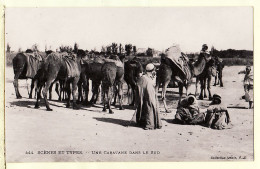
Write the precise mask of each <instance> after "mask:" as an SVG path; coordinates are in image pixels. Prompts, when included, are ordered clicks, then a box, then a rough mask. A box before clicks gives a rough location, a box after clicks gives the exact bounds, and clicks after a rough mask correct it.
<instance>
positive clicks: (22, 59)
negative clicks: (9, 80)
mask: <svg viewBox="0 0 260 169" xmlns="http://www.w3.org/2000/svg"><path fill="white" fill-rule="evenodd" d="M36 55H38V56H36ZM40 57H41V59H40ZM43 57H44V56H41V55H39V54H35V53H33V51H32V50H30V49H27V50H26V52H25V53H18V54H17V55H16V56H15V57H14V58H13V69H14V82H13V84H14V88H15V94H16V98H17V99H21V98H22V96H21V94H20V92H19V84H18V79H28V78H30V79H32V83H31V90H30V93H29V98H32V91H33V88H34V85H35V80H36V79H35V75H36V74H37V72H38V71H39V70H40V69H41V68H42V67H43Z"/></svg>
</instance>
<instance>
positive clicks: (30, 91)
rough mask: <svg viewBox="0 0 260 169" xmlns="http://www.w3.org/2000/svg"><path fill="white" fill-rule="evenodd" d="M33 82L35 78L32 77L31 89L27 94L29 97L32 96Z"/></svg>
mask: <svg viewBox="0 0 260 169" xmlns="http://www.w3.org/2000/svg"><path fill="white" fill-rule="evenodd" d="M34 82H35V79H32V83H31V90H30V94H29V99H31V98H32V92H33V89H34Z"/></svg>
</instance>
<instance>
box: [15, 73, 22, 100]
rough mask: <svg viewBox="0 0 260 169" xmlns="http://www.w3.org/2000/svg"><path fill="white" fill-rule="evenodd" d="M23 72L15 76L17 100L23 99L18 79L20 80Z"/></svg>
mask: <svg viewBox="0 0 260 169" xmlns="http://www.w3.org/2000/svg"><path fill="white" fill-rule="evenodd" d="M21 73H22V72H20V71H19V72H17V73H16V74H15V76H14V82H13V84H14V89H15V94H16V98H17V99H21V98H22V96H21V94H20V92H19V84H18V78H19V76H20V74H21Z"/></svg>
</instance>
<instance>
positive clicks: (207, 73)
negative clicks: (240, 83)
mask: <svg viewBox="0 0 260 169" xmlns="http://www.w3.org/2000/svg"><path fill="white" fill-rule="evenodd" d="M212 76H213V77H215V76H216V68H215V61H214V60H213V59H211V60H209V61H208V62H207V64H206V66H205V68H204V70H203V72H202V73H201V74H199V75H198V76H196V83H195V84H196V90H195V96H196V95H197V88H198V87H197V86H198V82H200V86H201V87H200V89H201V91H200V95H199V99H200V100H203V98H207V94H206V86H207V90H208V93H209V100H212V96H211V91H210V84H211V78H212ZM203 94H204V96H203Z"/></svg>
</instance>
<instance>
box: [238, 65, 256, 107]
mask: <svg viewBox="0 0 260 169" xmlns="http://www.w3.org/2000/svg"><path fill="white" fill-rule="evenodd" d="M238 74H245V77H244V91H245V100H246V101H247V102H249V109H251V108H252V104H253V102H254V91H253V89H254V75H253V72H252V71H251V66H249V65H248V66H246V70H245V71H240V72H238Z"/></svg>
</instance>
